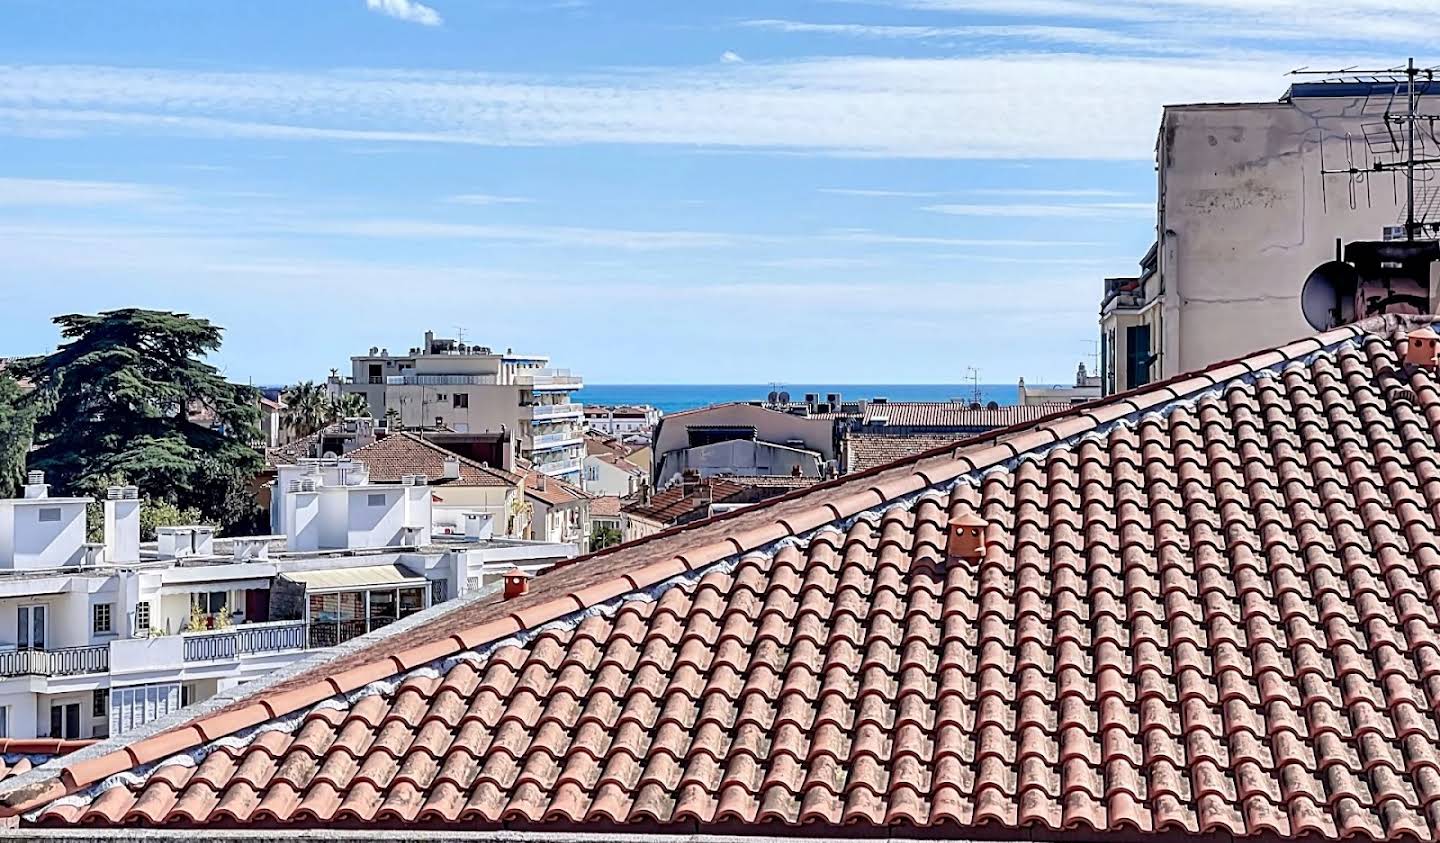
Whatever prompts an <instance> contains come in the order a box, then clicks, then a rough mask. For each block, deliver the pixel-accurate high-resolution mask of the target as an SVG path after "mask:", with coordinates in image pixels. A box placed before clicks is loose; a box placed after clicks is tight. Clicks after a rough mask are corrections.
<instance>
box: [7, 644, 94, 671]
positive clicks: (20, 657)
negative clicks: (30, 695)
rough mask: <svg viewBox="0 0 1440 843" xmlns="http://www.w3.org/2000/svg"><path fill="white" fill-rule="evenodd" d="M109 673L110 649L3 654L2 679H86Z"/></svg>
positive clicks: (65, 648)
mask: <svg viewBox="0 0 1440 843" xmlns="http://www.w3.org/2000/svg"><path fill="white" fill-rule="evenodd" d="M108 670H110V647H109V646H108V645H105V644H94V645H91V646H88V647H63V648H61V649H58V650H10V651H8V652H3V653H0V676H83V675H86V674H90V673H105V672H107V671H108Z"/></svg>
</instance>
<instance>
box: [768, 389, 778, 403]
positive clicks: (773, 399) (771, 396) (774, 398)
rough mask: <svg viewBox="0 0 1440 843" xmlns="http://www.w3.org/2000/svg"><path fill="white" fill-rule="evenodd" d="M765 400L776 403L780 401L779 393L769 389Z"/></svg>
mask: <svg viewBox="0 0 1440 843" xmlns="http://www.w3.org/2000/svg"><path fill="white" fill-rule="evenodd" d="M765 400H766V402H768V403H770V404H778V403H780V393H778V392H776V391H775V390H773V389H772V390H770V394H769V395H767V396H765Z"/></svg>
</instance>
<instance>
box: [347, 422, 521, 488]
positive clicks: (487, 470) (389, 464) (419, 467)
mask: <svg viewBox="0 0 1440 843" xmlns="http://www.w3.org/2000/svg"><path fill="white" fill-rule="evenodd" d="M346 456H347V457H349V458H350V459H353V460H359V461H360V462H363V463H365V466H366V467H367V468H369V469H370V480H371V482H374V483H399V482H400V480H401V478H403V477H404V476H405V475H407V474H423V475H425V476H426V477H427V478H429V480H430V485H431V486H512V487H513V486H515V485H517V484H518V483H519V482H520V477H519V475H516V474H511V473H510V472H508V471H505V470H503V469H500V468H492V467H490V466H486V465H482V464H480V463H478V462H476V461H475V460H472V459H470V458H468V457H463V456H460V455H459V454H456V453H454V452H453V451H448V450H446V449H445V448H442V447H440V446H439V445H436V444H435V443H434V442H429V441H426V440H425V439H422V438H421V437H420V436H418V435H416V434H414V433H406V432H401V433H392V434H390V435H389V436H386V437H385V438H383V439H377V440H375V441H374V442H371V443H370V444H369V445H365V446H364V447H361V448H356V449H355V450H353V451H351V452H350V453H348V454H346ZM448 457H455V458H456V459H458V460H459V461H460V477H459V478H458V479H446V478H445V476H444V475H445V460H446V458H448Z"/></svg>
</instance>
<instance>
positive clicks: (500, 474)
mask: <svg viewBox="0 0 1440 843" xmlns="http://www.w3.org/2000/svg"><path fill="white" fill-rule="evenodd" d="M397 435H398V436H402V437H404V438H405V439H407V440H409V441H411V442H415V443H417V444H419V445H422V446H424V447H426V448H429V449H430V450H432V451H436V452H438V453H441V454H444V455H445V456H447V457H454V458H456V459H458V460H459V461H460V463H461V464H462V465H468V466H470V467H471V468H473V469H475V470H476V471H483V472H487V473H489V474H491V475H492V476H494V477H496V478H497V479H500V480H505V481H507V482H510V483H514V482H515V479H516V478H517V477H519V475H517V474H514V473H512V472H507V471H505V470H504V469H497V468H495V467H494V466H491V465H486V464H484V463H482V462H479V461H477V460H474V459H472V458H470V457H467V456H465V455H464V454H461V453H457V452H455V451H452V450H450V449H449V448H446V447H445V446H444V445H440V444H438V443H435V442H431V441H429V440H428V439H426V438H424V437H423V436H420V435H418V434H416V433H415V432H413V431H409V430H401V431H397V432H396V433H392V434H391V435H390V436H385V437H382V438H379V439H376V440H375V441H374V442H370V443H367V444H365V445H362V446H360V447H359V448H356V449H355V450H353V451H351V452H350V453H349V454H346V456H351V457H353V456H354V455H355V454H359V453H362V452H363V451H365V450H366V449H367V448H373V447H375V446H377V445H380V444H381V443H383V442H384V441H385V440H386V439H390V438H392V437H394V436H397ZM361 462H364V459H363V458H361ZM506 475H509V476H508V477H507V476H506Z"/></svg>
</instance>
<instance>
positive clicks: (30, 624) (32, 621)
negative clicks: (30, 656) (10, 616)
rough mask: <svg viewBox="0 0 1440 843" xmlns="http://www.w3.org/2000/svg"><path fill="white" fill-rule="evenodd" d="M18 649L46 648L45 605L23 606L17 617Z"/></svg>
mask: <svg viewBox="0 0 1440 843" xmlns="http://www.w3.org/2000/svg"><path fill="white" fill-rule="evenodd" d="M15 631H16V636H15V637H16V642H15V648H16V649H17V650H43V649H45V607H44V606H21V607H20V608H18V609H17V610H16V619H15Z"/></svg>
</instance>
